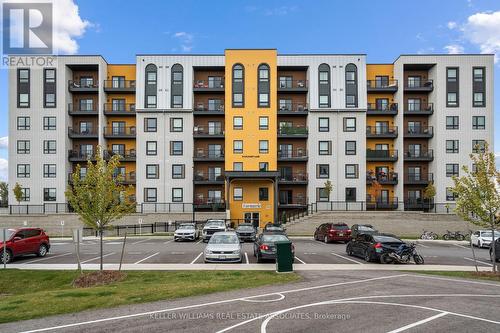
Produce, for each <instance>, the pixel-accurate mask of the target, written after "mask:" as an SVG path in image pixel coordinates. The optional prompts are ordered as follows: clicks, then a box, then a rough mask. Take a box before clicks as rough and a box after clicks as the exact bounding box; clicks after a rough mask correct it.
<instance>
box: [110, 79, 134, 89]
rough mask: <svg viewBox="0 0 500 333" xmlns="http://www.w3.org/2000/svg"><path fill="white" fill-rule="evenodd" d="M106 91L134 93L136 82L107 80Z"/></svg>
mask: <svg viewBox="0 0 500 333" xmlns="http://www.w3.org/2000/svg"><path fill="white" fill-rule="evenodd" d="M104 91H106V92H134V91H135V80H120V81H117V80H105V81H104Z"/></svg>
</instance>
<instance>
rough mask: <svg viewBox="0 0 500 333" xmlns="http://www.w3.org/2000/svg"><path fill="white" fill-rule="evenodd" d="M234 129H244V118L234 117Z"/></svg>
mask: <svg viewBox="0 0 500 333" xmlns="http://www.w3.org/2000/svg"><path fill="white" fill-rule="evenodd" d="M233 129H234V130H242V129H243V117H233Z"/></svg>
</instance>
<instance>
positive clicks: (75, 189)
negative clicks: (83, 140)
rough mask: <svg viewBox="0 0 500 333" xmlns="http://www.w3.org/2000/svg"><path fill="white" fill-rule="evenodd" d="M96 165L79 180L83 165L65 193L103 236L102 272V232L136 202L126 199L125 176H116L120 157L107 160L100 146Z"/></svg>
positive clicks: (88, 167) (88, 164)
mask: <svg viewBox="0 0 500 333" xmlns="http://www.w3.org/2000/svg"><path fill="white" fill-rule="evenodd" d="M95 159H96V162H95V163H92V161H90V160H89V161H88V162H87V173H86V175H85V177H83V178H81V177H80V165H77V167H76V169H75V172H74V173H73V174H72V175H71V179H72V185H69V186H68V189H67V190H66V198H67V199H68V202H69V204H70V205H71V207H72V208H73V209H74V211H75V212H76V213H77V214H78V215H79V217H80V220H81V221H82V222H83V223H84V224H85V225H87V226H89V227H91V228H93V229H94V230H96V231H97V232H98V234H99V237H100V257H101V264H100V269H101V270H102V269H103V241H102V238H103V232H104V230H105V229H106V228H108V227H110V225H111V223H112V222H113V221H116V220H118V219H120V218H121V217H123V216H125V215H127V214H130V213H132V212H134V211H135V202H131V201H129V200H128V199H127V198H126V197H125V195H124V194H125V193H126V190H127V188H128V187H126V186H125V185H123V184H122V183H121V182H122V180H123V176H122V175H121V174H118V175H115V170H116V168H117V167H118V166H119V165H120V161H119V159H120V156H118V155H113V157H111V159H110V160H109V161H106V160H104V158H103V157H102V153H101V147H97V152H96V155H95Z"/></svg>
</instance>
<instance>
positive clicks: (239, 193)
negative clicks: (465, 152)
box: [233, 187, 243, 201]
mask: <svg viewBox="0 0 500 333" xmlns="http://www.w3.org/2000/svg"><path fill="white" fill-rule="evenodd" d="M233 200H234V201H241V200H243V189H242V188H241V187H235V188H234V189H233Z"/></svg>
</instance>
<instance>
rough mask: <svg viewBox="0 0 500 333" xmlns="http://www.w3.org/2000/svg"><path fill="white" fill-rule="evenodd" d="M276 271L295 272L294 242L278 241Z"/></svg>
mask: <svg viewBox="0 0 500 333" xmlns="http://www.w3.org/2000/svg"><path fill="white" fill-rule="evenodd" d="M276 272H278V273H283V272H293V253H292V242H290V241H280V242H276Z"/></svg>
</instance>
